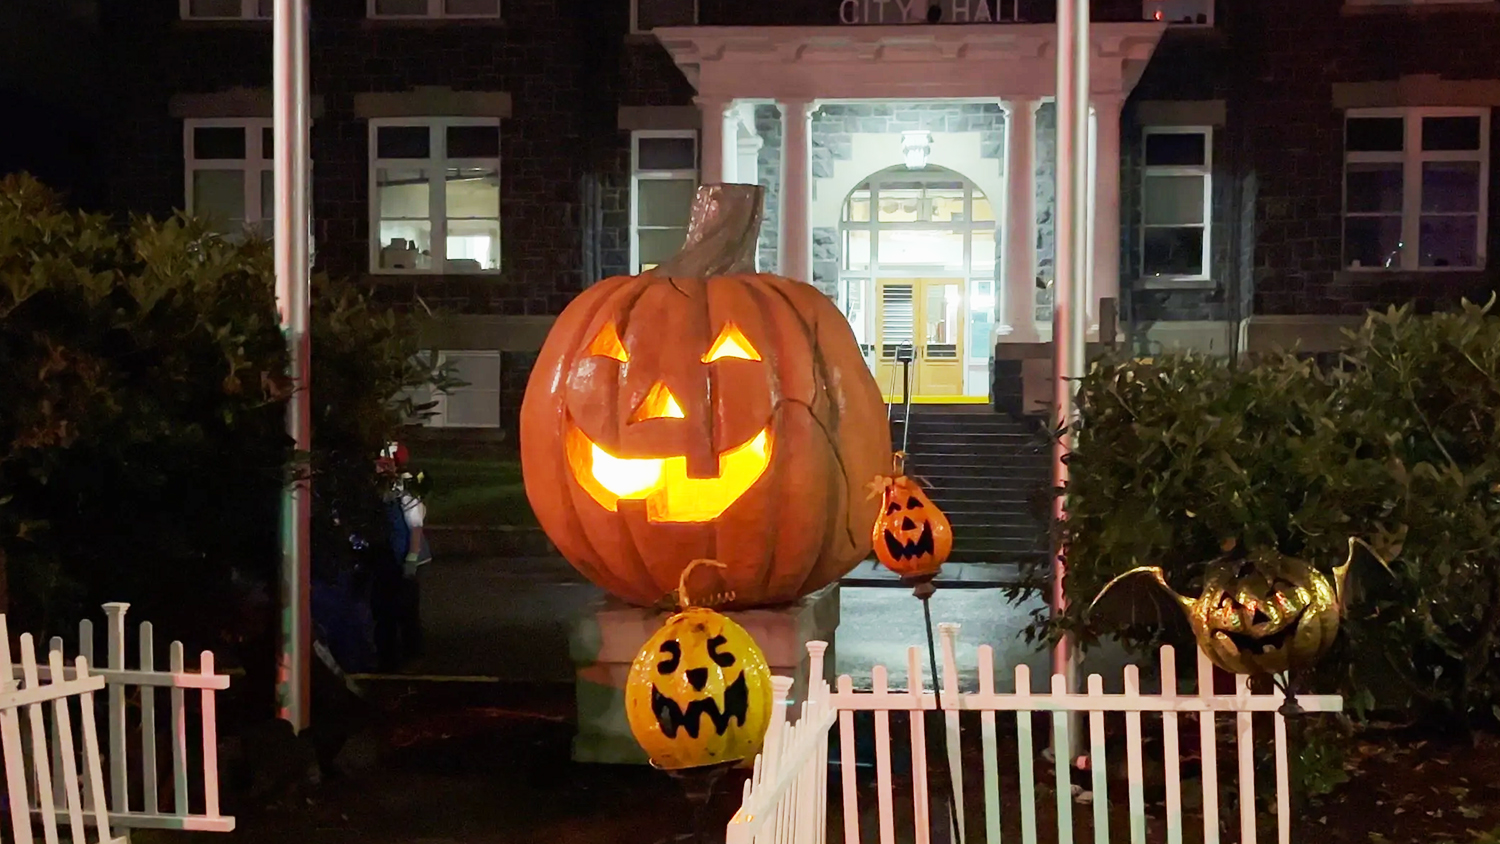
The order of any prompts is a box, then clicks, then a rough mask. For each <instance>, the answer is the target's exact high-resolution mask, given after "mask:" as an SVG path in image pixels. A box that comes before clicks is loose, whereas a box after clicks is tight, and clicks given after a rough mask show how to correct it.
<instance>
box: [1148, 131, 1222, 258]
mask: <svg viewBox="0 0 1500 844" xmlns="http://www.w3.org/2000/svg"><path fill="white" fill-rule="evenodd" d="M1145 148H1146V151H1145V168H1144V174H1143V176H1142V184H1141V275H1142V276H1143V277H1145V278H1183V279H1188V278H1198V279H1201V278H1208V275H1209V272H1208V266H1209V264H1208V256H1209V251H1208V250H1209V242H1210V240H1211V238H1212V231H1211V229H1212V225H1211V222H1210V219H1211V214H1210V210H1211V209H1212V207H1213V205H1212V197H1213V193H1212V191H1213V175H1212V172H1213V130H1212V129H1209V128H1207V127H1199V126H1195V127H1171V128H1150V129H1147V130H1146V133H1145Z"/></svg>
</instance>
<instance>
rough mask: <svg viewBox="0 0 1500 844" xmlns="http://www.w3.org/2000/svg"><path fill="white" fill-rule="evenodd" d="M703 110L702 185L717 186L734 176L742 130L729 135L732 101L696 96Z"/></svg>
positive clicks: (701, 138)
mask: <svg viewBox="0 0 1500 844" xmlns="http://www.w3.org/2000/svg"><path fill="white" fill-rule="evenodd" d="M693 102H694V103H696V104H697V106H698V111H699V112H701V113H702V115H703V118H702V128H701V129H700V130H699V131H698V143H699V145H700V147H701V149H700V152H699V154H700V156H701V157H702V159H703V164H702V167H701V172H700V173H699V184H704V185H717V184H722V183H723V182H724V181H725V177H726V175H727V176H729V177H730V178H731V180H732V178H733V176H734V168H735V165H734V159H735V156H737V155H738V154H739V135H738V133H737V132H736V133H733V134H729V133H728V132H726V129H727V128H728V126H729V116H730V112H731V110H732V109H733V107H734V103H733V101H731V100H728V99H724V98H722V97H696V98H694V100H693Z"/></svg>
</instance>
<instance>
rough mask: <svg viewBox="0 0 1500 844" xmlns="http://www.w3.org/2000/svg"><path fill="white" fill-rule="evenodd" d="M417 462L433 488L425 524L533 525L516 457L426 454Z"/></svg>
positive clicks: (428, 501) (519, 464) (428, 499)
mask: <svg viewBox="0 0 1500 844" xmlns="http://www.w3.org/2000/svg"><path fill="white" fill-rule="evenodd" d="M414 462H415V461H414ZM418 465H420V467H421V468H422V470H423V471H425V472H426V473H427V474H428V476H429V477H431V479H432V491H431V492H430V493H429V494H428V496H427V522H428V524H431V525H434V526H444V525H518V526H523V525H524V526H527V527H531V526H535V525H536V516H535V515H533V514H532V512H531V505H530V504H529V503H527V501H526V490H525V489H524V488H523V487H522V485H521V463H520V461H519V460H517V459H515V458H496V457H428V458H424V459H422V460H421V462H420V463H419V464H418Z"/></svg>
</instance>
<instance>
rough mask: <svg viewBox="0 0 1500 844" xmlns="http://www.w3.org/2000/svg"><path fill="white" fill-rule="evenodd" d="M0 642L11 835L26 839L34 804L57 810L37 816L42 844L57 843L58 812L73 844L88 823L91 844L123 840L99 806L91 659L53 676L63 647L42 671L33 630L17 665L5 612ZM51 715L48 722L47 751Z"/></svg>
mask: <svg viewBox="0 0 1500 844" xmlns="http://www.w3.org/2000/svg"><path fill="white" fill-rule="evenodd" d="M0 642H3V643H4V649H3V651H4V652H3V655H0V749H3V751H4V756H5V796H6V802H7V803H8V804H9V807H8V808H9V810H10V811H9V814H10V829H11V834H10V840H11V841H13V842H16V844H31V842H32V840H33V838H32V811H31V809H32V807H33V806H57V807H59V811H56V812H50V811H49V812H42V813H40V817H41V826H42V840H43V841H45V842H47V844H56V842H57V840H58V828H57V824H58V819H59V817H66V818H67V821H68V833H69V835H70V840H71V841H73V842H75V844H90V839H89V838H88V836H87V828H88V827H89V826H90V825H92V826H93V828H94V838H93V841H94V842H99V844H125V841H126V839H125V838H124V837H117V836H115V835H113V834H112V833H111V832H110V825H109V816H108V815H107V814H106V813H105V811H104V765H103V763H102V761H101V760H100V756H99V733H98V731H97V730H96V729H95V726H96V725H95V723H94V692H97V691H101V690H102V689H103V688H104V682H105V681H104V678H103V677H100V676H99V675H97V674H90V673H89V665H88V660H85V659H84V658H83V657H78V658H77V659H76V660H75V661H74V668H73V670H72V675H73V676H72V678H71V679H58V678H62V677H64V676H65V675H66V674H67V673H68V672H67V671H66V670H65V669H64V667H63V655H62V652H61V651H57V650H54V651H51V652H50V653H48V654H47V667H46V668H45V669H42V668H38V667H37V663H36V648H35V645H34V643H33V642H32V638H31V634H30V633H27V634H25V635H23V636H21V639H20V648H21V654H20V656H21V664H20V665H16V663H15V661H14V660H13V659H12V656H11V652H10V631H9V630H8V629H7V627H6V624H5V616H4V615H0ZM17 680H19V682H17ZM44 680H45V681H46V682H44ZM74 700H76V701H78V714H77V717H78V724H79V729H78V733H79V735H80V736H81V737H82V745H83V747H82V748H81V752H82V763H83V764H82V771H80V770H79V750H80V748H77V746H76V745H75V744H74V740H73V739H74V737H73V717H74V715H73V712H72V705H71V703H72V701H74ZM48 704H51V705H50V706H49V705H48ZM23 709H24V710H25V712H26V720H25V721H24V722H23V721H22V720H21V711H22V710H23ZM49 709H50V710H51V713H50V714H51V718H50V719H49V718H48V717H47V716H48V712H47V710H49ZM48 720H50V721H51V723H52V725H53V731H52V738H53V743H52V745H51V746H50V748H49V746H48V744H47V735H48V733H47V722H48Z"/></svg>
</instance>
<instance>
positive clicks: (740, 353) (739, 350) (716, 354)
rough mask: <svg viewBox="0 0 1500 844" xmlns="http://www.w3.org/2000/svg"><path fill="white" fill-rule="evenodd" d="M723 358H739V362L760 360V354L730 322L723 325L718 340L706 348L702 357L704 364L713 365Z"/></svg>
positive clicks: (737, 327)
mask: <svg viewBox="0 0 1500 844" xmlns="http://www.w3.org/2000/svg"><path fill="white" fill-rule="evenodd" d="M723 358H739V359H740V360H760V352H757V351H756V350H755V346H754V345H753V344H752V343H751V342H750V340H749V339H748V338H746V337H745V333H744V332H742V331H740V329H739V326H737V325H735V324H734V323H732V322H728V323H725V324H724V329H723V330H722V331H720V332H719V339H717V340H715V341H714V344H713V345H712V346H709V347H708V353H707V354H705V355H704V356H703V362H704V363H713V362H714V361H716V360H722V359H723Z"/></svg>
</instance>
